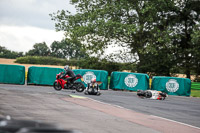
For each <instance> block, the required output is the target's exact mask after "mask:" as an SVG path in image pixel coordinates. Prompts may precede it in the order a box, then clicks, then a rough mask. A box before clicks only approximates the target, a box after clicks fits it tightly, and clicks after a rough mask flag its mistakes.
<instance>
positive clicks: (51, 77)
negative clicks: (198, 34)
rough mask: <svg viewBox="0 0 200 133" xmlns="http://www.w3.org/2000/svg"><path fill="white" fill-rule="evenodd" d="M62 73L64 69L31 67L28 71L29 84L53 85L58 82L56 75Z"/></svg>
mask: <svg viewBox="0 0 200 133" xmlns="http://www.w3.org/2000/svg"><path fill="white" fill-rule="evenodd" d="M62 71H64V69H61V68H52V67H35V66H31V67H29V69H28V76H27V84H36V85H53V83H54V81H55V80H56V74H58V73H60V72H62Z"/></svg>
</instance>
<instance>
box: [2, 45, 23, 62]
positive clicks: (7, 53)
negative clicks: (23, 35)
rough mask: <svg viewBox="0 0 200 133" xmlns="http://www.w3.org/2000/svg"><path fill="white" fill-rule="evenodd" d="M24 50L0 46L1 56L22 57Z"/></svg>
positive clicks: (9, 57)
mask: <svg viewBox="0 0 200 133" xmlns="http://www.w3.org/2000/svg"><path fill="white" fill-rule="evenodd" d="M22 56H23V52H15V51H10V50H8V49H7V48H5V47H3V46H0V58H8V59H16V58H17V57H22Z"/></svg>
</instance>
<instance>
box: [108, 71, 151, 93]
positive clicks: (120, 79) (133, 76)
mask: <svg viewBox="0 0 200 133" xmlns="http://www.w3.org/2000/svg"><path fill="white" fill-rule="evenodd" d="M110 89H118V90H131V91H137V90H147V89H149V76H148V75H147V74H142V73H129V72H118V71H114V72H112V73H111V79H110Z"/></svg>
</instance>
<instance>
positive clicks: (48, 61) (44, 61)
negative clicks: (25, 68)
mask: <svg viewBox="0 0 200 133" xmlns="http://www.w3.org/2000/svg"><path fill="white" fill-rule="evenodd" d="M15 62H16V63H21V64H40V65H62V66H64V65H65V64H66V60H65V59H59V58H54V57H49V56H48V57H46V56H25V57H19V58H17V59H16V61H15Z"/></svg>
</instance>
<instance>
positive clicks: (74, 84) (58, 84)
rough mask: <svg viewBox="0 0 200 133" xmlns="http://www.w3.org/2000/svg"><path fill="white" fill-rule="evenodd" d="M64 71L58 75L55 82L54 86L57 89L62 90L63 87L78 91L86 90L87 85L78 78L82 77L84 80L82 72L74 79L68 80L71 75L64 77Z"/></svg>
mask: <svg viewBox="0 0 200 133" xmlns="http://www.w3.org/2000/svg"><path fill="white" fill-rule="evenodd" d="M62 74H63V72H61V73H59V74H57V75H56V80H55V82H54V84H53V87H54V89H55V90H57V91H60V90H61V89H69V90H76V91H77V92H83V91H84V90H85V85H84V84H83V83H82V82H78V81H76V80H78V79H81V81H83V77H82V76H81V75H80V74H77V75H76V76H75V78H74V79H72V80H71V82H67V81H66V80H64V79H66V78H68V77H69V76H68V75H66V76H65V77H64V79H63V78H61V77H62Z"/></svg>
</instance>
